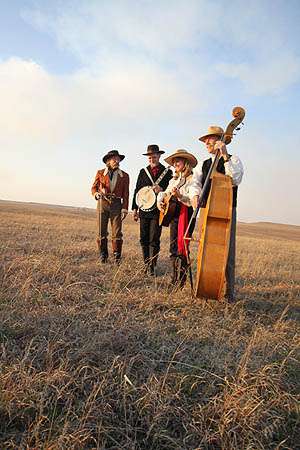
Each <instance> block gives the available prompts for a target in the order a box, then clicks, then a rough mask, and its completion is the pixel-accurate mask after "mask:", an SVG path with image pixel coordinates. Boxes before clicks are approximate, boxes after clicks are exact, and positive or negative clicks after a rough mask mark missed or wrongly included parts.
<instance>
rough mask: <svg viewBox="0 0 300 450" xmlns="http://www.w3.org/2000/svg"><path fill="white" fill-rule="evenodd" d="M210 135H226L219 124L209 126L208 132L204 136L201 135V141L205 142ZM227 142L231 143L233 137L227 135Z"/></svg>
mask: <svg viewBox="0 0 300 450" xmlns="http://www.w3.org/2000/svg"><path fill="white" fill-rule="evenodd" d="M208 136H220V137H222V136H224V130H223V128H221V127H218V126H217V125H211V126H210V127H208V130H207V133H205V134H204V135H203V136H200V137H199V141H202V142H205V139H206V138H207V137H208ZM224 142H225V144H229V143H230V142H231V137H230V136H226V137H225V140H224Z"/></svg>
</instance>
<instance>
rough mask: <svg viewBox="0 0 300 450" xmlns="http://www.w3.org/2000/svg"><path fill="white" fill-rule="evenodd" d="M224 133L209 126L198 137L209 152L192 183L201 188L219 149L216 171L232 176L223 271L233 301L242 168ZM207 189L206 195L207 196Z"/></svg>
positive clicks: (229, 299)
mask: <svg viewBox="0 0 300 450" xmlns="http://www.w3.org/2000/svg"><path fill="white" fill-rule="evenodd" d="M223 135H224V131H223V129H222V128H221V127H218V126H214V125H212V126H210V127H209V128H208V131H207V133H205V134H204V135H203V136H201V137H200V138H199V140H200V141H201V142H203V143H204V144H205V145H206V149H207V151H208V153H209V154H210V158H208V159H206V160H205V161H204V162H203V163H202V165H198V166H197V168H196V169H195V171H194V185H195V186H196V187H198V188H200V189H202V187H203V185H204V183H205V180H206V177H207V175H208V172H209V169H210V167H211V165H212V161H213V159H214V155H215V154H216V152H217V150H218V149H219V150H220V155H221V157H220V159H219V162H218V165H217V168H216V170H217V172H220V173H222V174H225V175H229V176H230V177H231V178H232V190H233V196H232V197H233V203H232V222H231V230H230V243H229V253H228V259H227V265H226V271H225V277H226V294H225V298H227V300H228V302H234V301H235V291H234V287H235V247H236V206H237V191H238V185H239V184H240V183H241V181H242V178H243V174H244V169H243V164H242V162H241V160H240V158H239V157H238V156H236V155H231V154H229V153H228V151H227V147H226V145H225V143H224V142H222V141H221V140H220V139H221V137H222V136H223ZM208 194H209V191H208V193H207V196H206V200H207V197H208ZM197 201H198V198H194V199H193V206H194V207H195V205H196V204H197Z"/></svg>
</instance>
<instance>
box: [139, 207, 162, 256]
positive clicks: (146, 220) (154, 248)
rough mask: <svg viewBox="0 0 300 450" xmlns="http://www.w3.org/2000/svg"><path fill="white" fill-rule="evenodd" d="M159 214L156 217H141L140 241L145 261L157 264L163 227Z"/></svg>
mask: <svg viewBox="0 0 300 450" xmlns="http://www.w3.org/2000/svg"><path fill="white" fill-rule="evenodd" d="M158 219H159V216H158V214H157V215H155V216H154V217H145V216H144V217H143V216H141V217H140V243H141V246H142V251H143V257H144V262H145V263H149V262H153V264H156V261H157V258H158V254H159V250H160V236H161V230H162V228H161V227H160V226H159V225H158Z"/></svg>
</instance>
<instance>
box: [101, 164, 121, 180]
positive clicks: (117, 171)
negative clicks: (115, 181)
mask: <svg viewBox="0 0 300 450" xmlns="http://www.w3.org/2000/svg"><path fill="white" fill-rule="evenodd" d="M108 170H109V169H108V167H105V169H104V172H103V175H104V176H106V175H107V174H108ZM115 172H116V173H117V174H118V175H120V177H121V178H123V172H122V170H121V169H116V170H115Z"/></svg>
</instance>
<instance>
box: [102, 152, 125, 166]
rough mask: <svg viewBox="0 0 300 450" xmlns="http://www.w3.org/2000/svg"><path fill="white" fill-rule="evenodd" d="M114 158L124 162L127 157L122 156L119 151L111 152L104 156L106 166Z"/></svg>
mask: <svg viewBox="0 0 300 450" xmlns="http://www.w3.org/2000/svg"><path fill="white" fill-rule="evenodd" d="M112 156H118V157H119V158H120V161H122V160H123V159H124V158H125V155H120V153H119V152H118V150H110V151H109V152H107V153H106V155H104V156H103V159H102V161H103V162H104V163H105V164H106V161H107V160H108V159H110V158H111V157H112Z"/></svg>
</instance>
